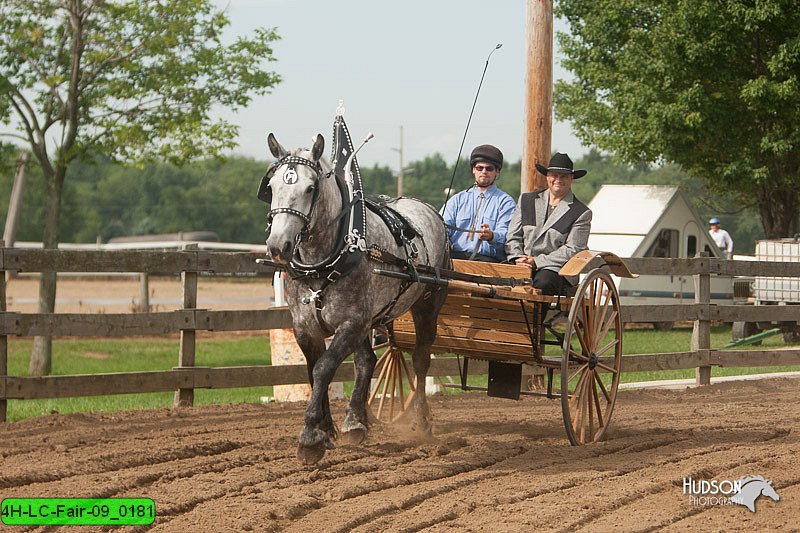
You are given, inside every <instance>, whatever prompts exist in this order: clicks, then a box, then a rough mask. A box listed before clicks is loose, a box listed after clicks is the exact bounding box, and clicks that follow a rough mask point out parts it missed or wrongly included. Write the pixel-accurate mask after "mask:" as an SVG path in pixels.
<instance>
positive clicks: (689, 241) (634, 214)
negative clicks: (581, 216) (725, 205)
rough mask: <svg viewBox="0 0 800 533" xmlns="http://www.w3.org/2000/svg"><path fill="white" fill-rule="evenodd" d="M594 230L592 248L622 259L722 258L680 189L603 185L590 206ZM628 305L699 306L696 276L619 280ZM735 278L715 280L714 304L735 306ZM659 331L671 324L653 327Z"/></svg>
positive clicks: (713, 288) (658, 323) (712, 283)
mask: <svg viewBox="0 0 800 533" xmlns="http://www.w3.org/2000/svg"><path fill="white" fill-rule="evenodd" d="M589 207H590V208H591V210H592V229H591V233H590V234H589V249H591V250H608V251H610V252H614V253H615V254H617V255H618V256H619V257H664V258H689V257H694V256H695V255H696V254H697V253H698V252H701V251H706V252H708V253H709V254H710V255H711V257H720V258H721V257H722V255H721V253H720V251H719V249H718V248H717V247H716V245H715V244H714V242H713V241H712V240H711V237H710V236H709V235H708V231H707V230H706V224H705V223H703V222H702V221H701V220H700V219H699V217H698V216H697V213H695V211H694V209H692V206H691V204H690V203H689V201H688V200H687V199H686V196H685V195H684V194H683V193H682V192H681V191H680V189H679V188H678V187H674V186H666V185H603V186H602V187H601V188H600V190H599V191H597V194H596V195H595V197H594V198H593V199H592V201H591V202H589ZM614 281H615V282H616V283H617V287H618V289H619V294H620V298H621V303H622V304H623V305H646V304H647V305H651V304H670V303H681V302H683V301H694V281H693V279H692V276H672V275H659V276H653V275H645V276H639V277H638V278H636V279H615V280H614ZM733 296H734V294H733V282H732V279H731V278H730V277H726V276H712V278H711V302H712V303H716V304H730V303H733ZM653 325H654V327H656V329H667V328H669V327H671V326H672V323H661V322H654V323H653Z"/></svg>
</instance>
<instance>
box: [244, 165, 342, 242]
mask: <svg viewBox="0 0 800 533" xmlns="http://www.w3.org/2000/svg"><path fill="white" fill-rule="evenodd" d="M283 165H288V167H289V168H287V169H286V172H284V176H286V175H287V173H289V172H292V173H295V166H297V165H304V166H307V167H309V168H311V169H312V170H313V171H314V173H315V174H316V175H315V176H314V181H315V184H314V193H313V196H312V197H311V207H310V208H309V210H308V214H306V213H303V212H302V211H298V210H297V209H292V208H291V207H278V208H276V209H270V210H269V212H268V213H267V232H269V230H270V228H271V227H272V219H273V218H275V215H280V214H281V213H286V214H289V215H294V216H296V217H300V218H301V219H302V220H303V229H302V230H300V233H299V234H298V237H300V238H301V239H302V236H304V235H305V234H307V233H308V229H309V225H310V224H311V216H312V215H313V213H314V207H315V206H316V205H317V198H319V189H320V186H319V181H320V179H322V178H328V177H330V176H331V175H332V174H333V170H330V171H328V172H327V173H326V174H323V173H322V165H320V164H319V161H311V160H310V159H306V158H304V157H299V156H296V155H287V156H284V157H282V158H280V159H278V160H277V161H275V162H274V163H273V164H272V165H271V166H270V167H269V169H267V173H266V174H264V177H263V178H261V186H260V187H259V188H258V199H259V200H261V201H263V202H265V203H267V204H270V205H272V189H271V188H270V186H269V181H270V178H271V177H272V175H273V174H274V173H275V171H276V170H278V168H280V167H282V166H283ZM284 181H285V178H284ZM287 183H289V182H287Z"/></svg>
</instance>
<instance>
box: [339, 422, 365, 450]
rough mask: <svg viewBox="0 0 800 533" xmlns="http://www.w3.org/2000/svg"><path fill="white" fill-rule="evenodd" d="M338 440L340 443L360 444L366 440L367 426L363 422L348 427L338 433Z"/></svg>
mask: <svg viewBox="0 0 800 533" xmlns="http://www.w3.org/2000/svg"><path fill="white" fill-rule="evenodd" d="M339 440H340V441H341V442H342V444H352V445H356V444H361V443H362V442H364V441H365V440H367V428H366V427H364V425H363V424H358V425H356V426H353V427H351V428H348V429H344V430H342V433H341V434H340V435H339Z"/></svg>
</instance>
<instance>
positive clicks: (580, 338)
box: [574, 328, 590, 354]
mask: <svg viewBox="0 0 800 533" xmlns="http://www.w3.org/2000/svg"><path fill="white" fill-rule="evenodd" d="M574 333H575V337H577V338H578V342H579V343H580V344H581V348H582V349H583V353H585V354H589V353H590V351H589V346H588V345H587V344H586V340H585V339H584V338H583V332H582V331H581V330H580V329H579V328H576V329H575V331H574Z"/></svg>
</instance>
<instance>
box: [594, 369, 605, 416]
mask: <svg viewBox="0 0 800 533" xmlns="http://www.w3.org/2000/svg"><path fill="white" fill-rule="evenodd" d="M597 377H598V376H597V374H595V379H596V378H597ZM592 397H593V398H594V406H595V408H596V409H597V424H598V426H597V428H598V429H602V427H603V426H605V422H603V409H602V408H601V407H600V395H599V394H597V387H596V386H595V384H594V383H592Z"/></svg>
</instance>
